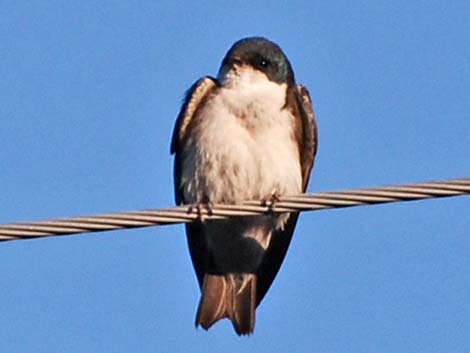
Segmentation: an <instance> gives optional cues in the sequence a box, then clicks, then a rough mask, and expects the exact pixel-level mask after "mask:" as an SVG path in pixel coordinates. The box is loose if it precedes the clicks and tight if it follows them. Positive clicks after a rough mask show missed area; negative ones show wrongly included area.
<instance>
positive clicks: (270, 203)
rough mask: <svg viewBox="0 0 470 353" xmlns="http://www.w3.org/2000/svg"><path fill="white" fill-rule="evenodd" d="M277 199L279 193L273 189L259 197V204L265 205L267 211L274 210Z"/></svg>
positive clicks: (279, 197) (279, 198)
mask: <svg viewBox="0 0 470 353" xmlns="http://www.w3.org/2000/svg"><path fill="white" fill-rule="evenodd" d="M279 201H281V194H279V193H278V192H277V191H276V190H273V191H271V194H269V195H268V196H266V197H263V198H262V199H261V205H262V206H264V207H267V208H268V211H269V212H274V206H276V203H278V202H279Z"/></svg>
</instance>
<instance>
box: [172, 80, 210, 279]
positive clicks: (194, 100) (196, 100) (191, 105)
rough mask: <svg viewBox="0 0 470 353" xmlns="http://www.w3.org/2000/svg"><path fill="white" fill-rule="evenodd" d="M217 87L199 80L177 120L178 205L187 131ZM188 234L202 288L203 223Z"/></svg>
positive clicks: (205, 257) (204, 257) (204, 258)
mask: <svg viewBox="0 0 470 353" xmlns="http://www.w3.org/2000/svg"><path fill="white" fill-rule="evenodd" d="M217 86H218V83H217V81H216V80H215V79H213V78H211V77H203V78H201V79H199V80H198V81H197V82H196V83H195V84H194V85H192V87H191V88H190V89H189V90H188V92H187V93H186V96H185V99H184V102H183V105H182V107H181V111H180V113H179V114H178V118H177V119H176V124H175V128H174V130H173V137H172V140H171V148H170V152H171V153H172V154H173V153H175V163H174V170H173V175H174V182H175V199H176V203H177V204H181V203H184V202H185V200H184V199H183V195H182V193H181V188H180V180H181V155H180V153H181V151H180V149H181V145H182V144H183V142H184V140H185V138H186V135H187V130H188V127H189V125H190V122H191V119H192V118H193V116H194V114H195V113H196V111H197V110H198V108H199V106H200V105H201V104H203V101H204V100H205V99H206V98H207V97H208V95H209V94H210V93H211V92H212V91H213V90H214V89H215V88H216V87H217ZM186 234H187V240H188V247H189V252H190V254H191V260H192V262H193V266H194V270H195V271H196V275H197V279H198V282H199V286H201V287H202V283H203V279H204V273H205V269H206V267H207V261H208V251H207V246H206V242H205V238H204V233H203V229H202V225H201V223H200V222H193V223H189V224H186Z"/></svg>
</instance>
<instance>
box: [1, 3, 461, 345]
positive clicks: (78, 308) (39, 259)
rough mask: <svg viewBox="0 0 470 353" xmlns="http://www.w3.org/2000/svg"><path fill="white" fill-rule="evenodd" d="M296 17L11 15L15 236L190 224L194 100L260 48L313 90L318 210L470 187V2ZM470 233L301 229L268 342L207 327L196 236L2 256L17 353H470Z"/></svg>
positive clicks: (432, 210) (260, 319) (260, 6)
mask: <svg viewBox="0 0 470 353" xmlns="http://www.w3.org/2000/svg"><path fill="white" fill-rule="evenodd" d="M283 3H284V5H281V2H279V4H277V5H276V4H275V3H270V4H268V3H267V2H264V1H262V2H259V1H252V2H251V4H250V5H246V2H238V1H233V2H215V1H214V2H213V1H205V2H187V3H179V2H175V1H147V2H145V1H140V2H135V1H119V2H117V1H116V2H111V1H103V2H99V3H97V2H90V1H83V2H78V1H75V2H66V1H46V2H45V1H28V2H22V1H2V2H1V3H0V18H1V20H0V102H1V103H0V119H1V124H0V141H1V145H0V206H1V208H0V222H2V223H5V222H10V221H19V220H36V219H47V218H57V217H63V216H75V215H84V214H93V213H103V212H111V211H120V210H131V209H140V208H151V207H152V208H153V207H164V206H169V205H172V204H173V202H174V201H173V183H172V163H173V161H172V158H171V156H170V155H169V141H170V136H171V132H172V128H173V124H174V121H175V117H176V114H177V112H178V110H179V107H180V102H181V98H182V96H183V92H184V91H185V90H186V89H187V88H188V87H189V86H190V85H191V84H192V83H193V82H194V81H195V80H196V79H198V78H199V77H201V76H203V75H215V74H216V72H217V70H218V66H219V64H220V62H221V60H222V57H223V56H224V54H225V52H226V50H227V49H228V48H229V47H230V45H231V44H232V43H233V42H234V41H235V40H237V39H240V38H242V37H245V36H248V35H262V36H266V37H268V38H270V39H272V40H274V41H276V42H278V43H279V44H280V45H281V47H282V48H283V49H284V51H285V52H286V53H287V55H288V57H289V59H290V61H291V63H292V65H293V67H294V70H295V74H296V78H297V81H298V82H301V83H303V84H305V85H307V87H308V88H309V89H310V92H311V95H312V99H313V102H314V106H315V110H316V113H317V120H318V124H319V131H320V147H319V153H318V157H317V160H316V165H315V170H314V172H313V174H312V178H311V181H310V187H309V190H310V191H320V190H330V189H343V188H349V187H362V186H373V185H383V184H393V183H404V182H413V181H421V180H429V179H444V178H451V177H461V176H469V175H470V104H469V92H470V46H469V45H468V40H469V38H470V3H469V2H468V1H463V0H462V1H426V2H424V1H402V0H400V1H356V2H350V1H328V2H325V1H289V2H283ZM287 4H288V5H287ZM469 232H470V198H469V197H459V198H451V199H442V200H429V201H422V202H411V203H395V204H390V205H383V206H373V207H358V208H354V209H342V210H330V211H321V212H311V213H304V214H303V215H302V216H301V219H300V222H299V224H298V227H297V229H296V235H295V237H294V240H293V243H292V245H291V248H290V249H289V253H288V256H287V258H286V261H285V263H284V265H283V267H282V269H281V271H280V273H279V275H278V277H277V279H276V281H275V283H274V285H273V287H272V288H271V290H270V291H269V293H268V295H267V297H266V298H265V300H264V301H263V303H262V305H261V306H260V307H259V309H258V311H257V314H258V315H257V324H256V330H255V334H254V335H252V336H251V337H249V338H246V337H245V338H239V337H237V336H236V335H235V334H234V332H233V330H232V327H231V325H230V323H229V322H223V323H220V324H218V325H216V326H215V327H214V328H213V329H212V330H211V331H209V332H204V331H202V330H196V329H195V328H194V325H193V322H194V314H195V310H196V305H197V301H198V298H199V293H198V287H197V284H196V278H195V275H194V273H193V269H192V266H191V264H190V260H189V256H188V252H187V249H186V243H185V237H184V231H183V227H182V226H181V225H178V226H171V227H158V228H146V229H137V230H127V231H116V232H108V233H97V234H92V235H79V236H71V237H62V238H48V239H42V240H32V241H14V242H6V243H0V259H1V260H0V266H1V275H0V327H1V329H0V351H1V352H8V353H9V352H22V353H23V352H210V351H214V352H254V351H257V352H261V351H267V352H307V351H310V352H338V353H340V352H341V353H343V352H359V353H360V352H374V353H382V352H390V353H396V352H427V353H432V352H469V351H470V335H469V332H470V301H469V299H468V298H469V295H470V276H469V273H470V237H469Z"/></svg>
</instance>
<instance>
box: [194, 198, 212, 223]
mask: <svg viewBox="0 0 470 353" xmlns="http://www.w3.org/2000/svg"><path fill="white" fill-rule="evenodd" d="M204 211H205V212H204ZM193 212H195V213H196V214H197V217H198V219H199V221H201V222H202V223H204V222H205V221H206V219H205V218H207V217H210V216H212V213H213V212H212V202H196V203H194V204H192V205H189V207H188V214H191V213H193Z"/></svg>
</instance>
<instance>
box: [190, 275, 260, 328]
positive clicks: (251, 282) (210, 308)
mask: <svg viewBox="0 0 470 353" xmlns="http://www.w3.org/2000/svg"><path fill="white" fill-rule="evenodd" d="M255 308H256V276H255V275H254V274H243V275H235V274H228V275H226V276H223V275H222V276H219V275H210V274H206V275H205V276H204V283H203V285H202V295H201V300H200V302H199V307H198V310H197V314H196V326H199V325H201V326H202V327H203V328H204V329H205V330H208V329H209V328H210V327H211V326H212V325H213V324H215V323H216V322H217V321H219V320H220V319H223V318H225V317H227V318H229V319H230V321H232V324H233V327H234V329H235V331H236V332H237V334H238V335H246V334H249V333H252V332H253V329H254V327H255Z"/></svg>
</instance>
